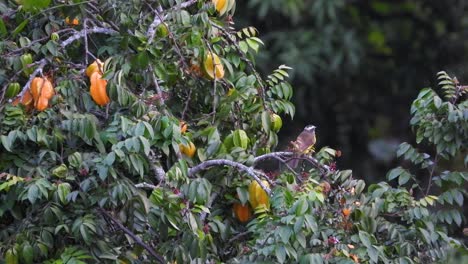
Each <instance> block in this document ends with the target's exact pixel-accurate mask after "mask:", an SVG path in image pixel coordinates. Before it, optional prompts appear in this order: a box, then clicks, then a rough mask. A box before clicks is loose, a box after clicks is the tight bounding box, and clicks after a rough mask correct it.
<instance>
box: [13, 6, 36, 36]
mask: <svg viewBox="0 0 468 264" xmlns="http://www.w3.org/2000/svg"><path fill="white" fill-rule="evenodd" d="M31 1H32V0H31ZM28 23H29V20H28V19H25V20H24V21H23V22H21V24H19V25H18V26H17V27H16V28H15V30H13V32H12V33H11V35H12V36H13V37H15V36H16V35H17V34H18V33H21V32H22V31H23V29H24V27H26V25H27V24H28Z"/></svg>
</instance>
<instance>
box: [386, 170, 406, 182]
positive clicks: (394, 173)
mask: <svg viewBox="0 0 468 264" xmlns="http://www.w3.org/2000/svg"><path fill="white" fill-rule="evenodd" d="M403 171H404V170H403V168H401V167H398V168H395V169H393V170H391V171H390V172H389V173H388V174H387V179H388V180H389V181H391V180H393V179H395V178H396V177H398V176H400V174H401V173H403Z"/></svg>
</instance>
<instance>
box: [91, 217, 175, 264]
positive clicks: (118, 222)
mask: <svg viewBox="0 0 468 264" xmlns="http://www.w3.org/2000/svg"><path fill="white" fill-rule="evenodd" d="M98 210H99V212H100V213H101V214H103V215H104V217H107V218H108V219H109V220H110V221H112V222H113V223H114V224H116V225H117V226H118V227H119V229H120V230H122V231H123V232H124V233H125V234H127V235H129V236H130V237H131V238H132V239H133V240H134V241H135V243H137V244H138V245H140V246H142V247H143V248H144V249H146V250H147V251H148V252H149V253H150V254H151V255H152V256H153V257H154V258H155V259H156V260H157V261H158V262H159V263H166V261H165V260H164V258H163V257H162V256H160V255H158V254H157V253H156V252H155V251H154V249H153V248H151V247H150V246H149V245H148V244H146V243H145V242H143V241H142V240H141V238H139V237H138V236H137V235H135V234H134V233H133V232H132V231H130V230H129V229H128V228H126V227H125V226H124V225H123V224H122V223H120V221H118V220H117V219H115V218H114V217H113V216H112V215H111V214H109V213H108V212H106V211H105V210H104V209H102V208H98Z"/></svg>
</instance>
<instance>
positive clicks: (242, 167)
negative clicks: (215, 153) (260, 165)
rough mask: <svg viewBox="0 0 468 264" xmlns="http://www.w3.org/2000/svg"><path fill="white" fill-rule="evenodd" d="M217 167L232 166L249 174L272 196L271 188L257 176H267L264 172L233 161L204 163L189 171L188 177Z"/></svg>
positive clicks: (216, 160) (208, 161) (223, 160)
mask: <svg viewBox="0 0 468 264" xmlns="http://www.w3.org/2000/svg"><path fill="white" fill-rule="evenodd" d="M215 166H230V167H233V168H236V169H237V170H239V171H243V172H245V173H247V174H248V175H249V176H250V177H252V178H253V179H254V180H255V181H257V182H258V184H259V185H260V186H261V187H262V189H263V190H264V191H265V192H267V194H268V195H270V194H271V190H270V188H268V187H267V186H265V184H263V182H262V180H261V179H260V178H259V177H258V176H257V174H260V175H265V174H264V173H263V172H260V171H257V170H255V169H254V168H253V167H247V166H245V165H244V164H242V163H239V162H235V161H232V160H227V159H215V160H207V161H204V162H202V163H200V164H198V165H197V166H195V167H193V168H190V169H189V171H188V175H189V177H193V176H194V175H195V174H197V173H199V172H200V171H202V170H207V169H209V168H211V167H215ZM266 179H268V177H266Z"/></svg>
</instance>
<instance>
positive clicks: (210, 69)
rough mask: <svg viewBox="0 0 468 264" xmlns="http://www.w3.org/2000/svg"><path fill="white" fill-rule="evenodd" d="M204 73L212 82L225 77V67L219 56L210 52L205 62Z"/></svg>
mask: <svg viewBox="0 0 468 264" xmlns="http://www.w3.org/2000/svg"><path fill="white" fill-rule="evenodd" d="M203 71H204V73H205V74H206V76H207V77H208V78H210V79H212V80H214V79H215V78H216V79H222V78H223V77H224V67H223V64H222V63H221V59H220V58H219V57H218V55H216V54H214V53H211V52H208V53H207V54H206V56H205V60H204V61H203Z"/></svg>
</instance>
